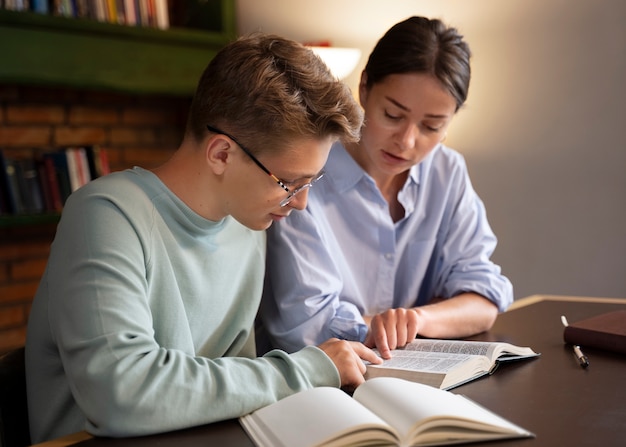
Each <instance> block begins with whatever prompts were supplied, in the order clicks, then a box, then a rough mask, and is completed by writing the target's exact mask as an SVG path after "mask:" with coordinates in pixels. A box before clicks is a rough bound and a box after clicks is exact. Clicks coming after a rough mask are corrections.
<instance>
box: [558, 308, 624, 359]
mask: <svg viewBox="0 0 626 447" xmlns="http://www.w3.org/2000/svg"><path fill="white" fill-rule="evenodd" d="M563 340H564V341H565V342H566V343H571V344H573V345H580V346H585V347H590V348H598V349H602V350H605V351H611V352H617V353H620V354H626V310H616V311H612V312H606V313H603V314H600V315H595V316H593V317H590V318H585V319H583V320H579V321H576V322H574V323H570V324H568V325H567V326H566V327H565V329H564V330H563Z"/></svg>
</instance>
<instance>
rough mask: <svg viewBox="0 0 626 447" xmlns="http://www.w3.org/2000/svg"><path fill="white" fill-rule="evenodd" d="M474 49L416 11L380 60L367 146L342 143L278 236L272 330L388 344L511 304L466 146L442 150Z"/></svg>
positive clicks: (312, 338)
mask: <svg viewBox="0 0 626 447" xmlns="http://www.w3.org/2000/svg"><path fill="white" fill-rule="evenodd" d="M469 82H470V50H469V47H468V45H467V44H466V43H465V42H464V40H463V38H462V36H461V35H460V34H459V33H458V32H457V30H456V29H454V28H451V27H447V26H446V25H444V24H443V23H442V22H441V21H439V20H430V19H427V18H423V17H411V18H409V19H407V20H405V21H402V22H400V23H398V24H396V25H395V26H393V27H392V28H391V29H389V31H388V32H387V33H386V34H385V35H384V36H383V37H382V38H381V39H380V41H379V42H378V43H377V45H376V47H375V48H374V50H373V52H372V53H371V54H370V57H369V60H368V63H367V65H366V67H365V70H364V71H363V73H362V76H361V82H360V84H359V97H360V102H361V106H362V107H363V109H364V113H365V122H364V126H363V128H362V135H361V139H360V141H358V142H356V143H349V144H345V145H342V144H339V143H338V144H335V146H334V147H333V148H332V150H331V154H330V157H329V159H328V162H327V164H326V167H325V171H326V175H325V176H324V178H323V179H321V180H320V181H319V182H318V184H316V187H315V188H314V189H312V190H311V192H310V197H309V203H308V206H307V209H306V211H305V212H302V213H297V215H294V216H293V217H292V218H291V219H288V220H286V221H283V222H280V223H279V224H278V225H274V226H273V227H272V228H271V229H270V230H269V233H268V258H267V259H268V262H267V268H268V269H267V272H266V291H265V295H264V299H263V303H262V308H261V326H264V327H265V329H267V331H268V334H269V341H270V342H271V344H272V345H273V346H277V347H281V348H284V349H286V350H288V351H294V350H297V349H299V348H300V347H302V346H304V345H308V344H317V343H319V341H320V340H325V339H327V338H328V337H338V338H341V339H347V340H358V341H362V342H364V343H365V344H366V345H367V346H370V347H374V346H375V347H377V348H378V350H379V351H380V353H381V355H382V356H383V357H384V358H388V357H389V356H390V352H389V350H390V349H394V348H396V347H400V346H403V345H405V344H406V343H407V342H409V341H410V340H411V339H413V338H415V337H416V336H418V335H419V336H423V337H432V338H459V337H465V336H469V335H472V334H476V333H479V332H482V331H485V330H488V329H489V328H490V327H491V326H492V324H493V322H494V321H495V318H496V316H497V314H498V311H503V310H505V309H506V308H507V307H508V306H509V305H510V303H511V302H512V298H513V292H512V286H511V284H510V282H509V280H508V279H507V278H505V277H504V276H502V275H501V274H500V268H499V267H498V266H497V265H495V264H493V263H492V262H491V261H490V259H489V258H490V256H491V254H492V252H493V250H494V249H495V246H496V238H495V236H494V234H493V232H492V231H491V228H490V226H489V224H488V222H487V218H486V214H485V209H484V206H483V204H482V202H481V200H480V199H479V197H478V196H477V194H476V193H475V191H474V190H473V189H472V185H471V182H470V180H469V176H468V173H467V168H466V166H465V162H464V160H463V158H462V156H461V155H460V154H458V153H457V152H455V151H453V150H452V149H450V148H447V147H446V146H444V145H443V144H442V142H443V140H444V139H445V136H446V132H447V129H448V126H449V125H450V122H451V120H452V118H453V117H454V115H455V114H456V112H457V111H458V110H459V109H460V108H461V106H462V105H463V104H464V102H465V100H466V98H467V93H468V88H469Z"/></svg>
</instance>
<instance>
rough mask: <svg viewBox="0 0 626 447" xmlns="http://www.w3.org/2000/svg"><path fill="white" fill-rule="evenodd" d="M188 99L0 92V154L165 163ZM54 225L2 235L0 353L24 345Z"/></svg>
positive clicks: (115, 166) (7, 88) (116, 164)
mask: <svg viewBox="0 0 626 447" xmlns="http://www.w3.org/2000/svg"><path fill="white" fill-rule="evenodd" d="M188 107H189V98H175V97H152V96H136V95H124V94H117V93H108V92H94V91H86V90H77V89H57V88H41V87H24V86H11V85H0V148H1V149H2V150H3V152H4V153H5V154H7V155H8V156H12V157H14V156H19V157H33V156H35V155H36V154H37V153H39V152H46V151H51V150H56V149H60V148H64V147H68V146H87V145H99V146H100V147H102V148H105V149H106V150H107V153H108V156H109V161H110V164H111V170H113V171H116V170H121V169H125V168H128V167H131V166H134V165H139V166H142V167H144V168H148V169H149V168H151V167H154V166H157V165H159V164H161V163H162V162H163V161H165V160H166V159H167V158H169V157H170V155H171V154H172V153H173V151H174V150H175V149H176V147H177V146H178V144H179V143H180V140H181V138H182V133H183V129H184V124H185V118H186V115H187V110H188ZM55 227H56V224H54V223H37V224H28V225H24V224H22V225H18V226H14V227H9V228H0V353H2V352H5V351H7V350H9V349H12V348H14V347H16V346H20V345H23V344H24V341H25V337H26V322H27V319H28V313H29V310H30V303H31V301H32V298H33V296H34V294H35V291H36V289H37V286H38V283H39V279H40V277H41V275H42V274H43V271H44V268H45V265H46V260H47V257H48V253H49V247H50V243H51V242H52V239H53V238H54V232H55Z"/></svg>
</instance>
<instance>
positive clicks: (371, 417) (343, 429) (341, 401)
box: [239, 377, 534, 447]
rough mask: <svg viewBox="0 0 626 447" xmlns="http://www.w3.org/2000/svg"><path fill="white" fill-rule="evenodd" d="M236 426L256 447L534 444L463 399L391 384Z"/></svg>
mask: <svg viewBox="0 0 626 447" xmlns="http://www.w3.org/2000/svg"><path fill="white" fill-rule="evenodd" d="M239 421H240V423H241V425H242V426H243V428H244V430H245V431H246V432H247V433H248V435H249V436H250V438H251V439H252V440H253V442H254V443H255V445H257V446H258V447H269V446H271V447H280V446H284V447H318V446H319V447H321V446H324V447H333V446H334V447H341V446H348V445H349V446H371V445H401V446H435V445H449V444H458V443H467V442H477V441H490V440H496V439H512V438H524V437H533V436H534V434H533V433H531V432H529V431H528V430H526V429H524V428H522V427H520V426H518V425H516V424H514V423H512V422H510V421H508V420H506V419H505V418H503V417H501V416H499V415H497V414H495V413H494V412H492V411H490V410H488V409H486V408H484V407H483V406H481V405H479V404H477V403H475V402H474V401H472V400H470V399H468V398H466V397H464V396H462V395H457V394H454V393H452V392H450V391H445V390H441V389H438V388H434V387H431V386H429V385H424V384H421V383H416V382H409V381H406V380H403V379H398V378H394V377H379V378H376V379H370V380H368V381H366V382H365V383H363V384H362V385H360V386H359V387H358V388H357V389H356V391H355V392H354V395H353V397H350V396H349V395H348V394H346V393H345V392H343V391H342V390H340V389H339V388H329V387H321V388H312V389H309V390H306V391H302V392H300V393H297V394H294V395H291V396H289V397H286V398H284V399H282V400H279V401H278V402H275V403H273V404H270V405H269V406H267V407H264V408H261V409H259V410H256V411H254V412H252V413H251V414H248V415H245V416H242V417H241V418H240V419H239Z"/></svg>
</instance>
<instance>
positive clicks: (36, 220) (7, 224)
mask: <svg viewBox="0 0 626 447" xmlns="http://www.w3.org/2000/svg"><path fill="white" fill-rule="evenodd" d="M60 218H61V214H58V213H46V214H16V215H5V216H0V229H7V228H15V227H23V226H26V225H28V226H31V225H47V224H53V223H57V222H58V221H59V219H60Z"/></svg>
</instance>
